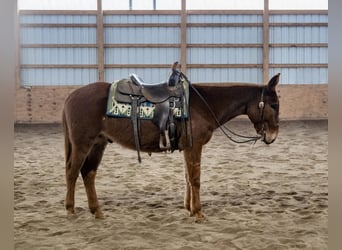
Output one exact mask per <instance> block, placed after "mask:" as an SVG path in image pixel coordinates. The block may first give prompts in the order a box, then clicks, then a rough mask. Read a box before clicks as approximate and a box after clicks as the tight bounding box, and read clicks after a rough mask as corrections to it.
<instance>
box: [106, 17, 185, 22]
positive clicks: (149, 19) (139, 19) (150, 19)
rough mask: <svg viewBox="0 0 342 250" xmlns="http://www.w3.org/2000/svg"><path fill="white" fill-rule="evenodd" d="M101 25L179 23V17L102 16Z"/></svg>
mask: <svg viewBox="0 0 342 250" xmlns="http://www.w3.org/2000/svg"><path fill="white" fill-rule="evenodd" d="M103 23H105V24H108V23H180V15H104V17H103Z"/></svg>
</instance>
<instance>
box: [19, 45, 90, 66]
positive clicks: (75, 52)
mask: <svg viewBox="0 0 342 250" xmlns="http://www.w3.org/2000/svg"><path fill="white" fill-rule="evenodd" d="M20 62H21V63H22V64H46V65H49V64H97V49H96V48H22V49H21V55H20Z"/></svg>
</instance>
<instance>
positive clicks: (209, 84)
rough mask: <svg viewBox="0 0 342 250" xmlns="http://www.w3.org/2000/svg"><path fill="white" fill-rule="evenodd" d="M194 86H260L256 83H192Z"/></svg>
mask: <svg viewBox="0 0 342 250" xmlns="http://www.w3.org/2000/svg"><path fill="white" fill-rule="evenodd" d="M193 85H194V86H203V87H214V88H216V87H218V88H222V87H256V86H262V85H260V84H256V83H248V82H243V83H242V82H234V83H229V82H224V83H193Z"/></svg>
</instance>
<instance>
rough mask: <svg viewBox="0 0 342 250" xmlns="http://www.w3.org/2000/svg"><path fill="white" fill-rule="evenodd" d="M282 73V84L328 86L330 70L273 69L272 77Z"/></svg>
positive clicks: (271, 71)
mask: <svg viewBox="0 0 342 250" xmlns="http://www.w3.org/2000/svg"><path fill="white" fill-rule="evenodd" d="M277 73H281V78H280V79H281V80H280V82H281V84H327V83H328V68H271V69H270V76H273V75H275V74H277Z"/></svg>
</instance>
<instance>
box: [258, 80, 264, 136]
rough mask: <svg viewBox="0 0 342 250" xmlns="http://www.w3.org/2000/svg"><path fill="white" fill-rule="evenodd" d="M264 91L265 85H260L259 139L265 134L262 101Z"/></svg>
mask: <svg viewBox="0 0 342 250" xmlns="http://www.w3.org/2000/svg"><path fill="white" fill-rule="evenodd" d="M264 92H265V87H264V86H263V87H262V90H261V97H260V102H259V105H258V107H259V113H260V122H261V134H262V136H261V137H260V139H261V138H262V137H264V135H265V122H264V109H265V103H264Z"/></svg>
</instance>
